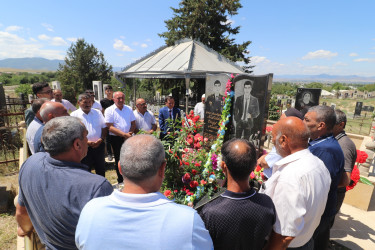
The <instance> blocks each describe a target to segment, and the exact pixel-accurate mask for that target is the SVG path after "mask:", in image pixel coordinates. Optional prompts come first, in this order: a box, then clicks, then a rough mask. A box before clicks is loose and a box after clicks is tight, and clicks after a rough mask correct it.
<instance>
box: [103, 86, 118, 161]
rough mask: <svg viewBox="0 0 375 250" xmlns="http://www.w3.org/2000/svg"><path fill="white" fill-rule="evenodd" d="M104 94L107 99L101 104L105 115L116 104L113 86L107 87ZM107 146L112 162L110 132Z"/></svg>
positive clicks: (106, 140)
mask: <svg viewBox="0 0 375 250" xmlns="http://www.w3.org/2000/svg"><path fill="white" fill-rule="evenodd" d="M104 92H105V95H106V97H105V98H104V99H102V100H100V104H101V105H102V108H103V114H104V112H105V110H106V109H107V108H108V107H110V106H112V105H113V104H115V102H114V101H113V88H112V86H111V85H107V86H105V88H104ZM105 146H106V149H107V157H108V160H109V161H112V160H113V152H112V145H111V143H110V141H109V132H108V131H107V135H106V137H105Z"/></svg>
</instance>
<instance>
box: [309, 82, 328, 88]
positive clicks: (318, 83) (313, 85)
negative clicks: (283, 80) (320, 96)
mask: <svg viewBox="0 0 375 250" xmlns="http://www.w3.org/2000/svg"><path fill="white" fill-rule="evenodd" d="M304 87H305V88H312V89H322V88H323V83H320V82H312V83H309V84H306V85H305V86H304Z"/></svg>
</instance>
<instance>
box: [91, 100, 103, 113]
mask: <svg viewBox="0 0 375 250" xmlns="http://www.w3.org/2000/svg"><path fill="white" fill-rule="evenodd" d="M92 108H93V109H97V110H99V111H102V109H103V107H102V105H101V104H100V102H98V101H95V100H94V103H93V104H92Z"/></svg>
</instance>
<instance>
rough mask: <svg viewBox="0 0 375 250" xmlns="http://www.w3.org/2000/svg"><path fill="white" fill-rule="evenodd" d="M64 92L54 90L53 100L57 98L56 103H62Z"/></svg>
mask: <svg viewBox="0 0 375 250" xmlns="http://www.w3.org/2000/svg"><path fill="white" fill-rule="evenodd" d="M62 97H63V96H62V92H61V90H60V89H54V90H53V98H55V101H57V102H61V101H62Z"/></svg>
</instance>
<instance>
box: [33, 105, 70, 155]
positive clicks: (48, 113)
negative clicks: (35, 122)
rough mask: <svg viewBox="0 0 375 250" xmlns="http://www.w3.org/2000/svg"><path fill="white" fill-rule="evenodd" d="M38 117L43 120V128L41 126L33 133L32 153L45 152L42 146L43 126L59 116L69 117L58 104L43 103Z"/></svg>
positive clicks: (64, 109) (62, 106)
mask: <svg viewBox="0 0 375 250" xmlns="http://www.w3.org/2000/svg"><path fill="white" fill-rule="evenodd" d="M40 116H41V117H42V119H43V126H41V127H40V128H39V129H38V131H36V133H35V137H34V152H35V153H38V152H45V150H44V146H43V144H42V140H41V138H42V133H43V128H44V125H45V124H46V123H47V122H48V121H49V120H51V119H53V118H55V117H60V116H69V114H68V111H67V110H66V108H65V107H64V105H62V103H59V102H51V101H49V102H45V103H43V105H42V107H41V108H40Z"/></svg>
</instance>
